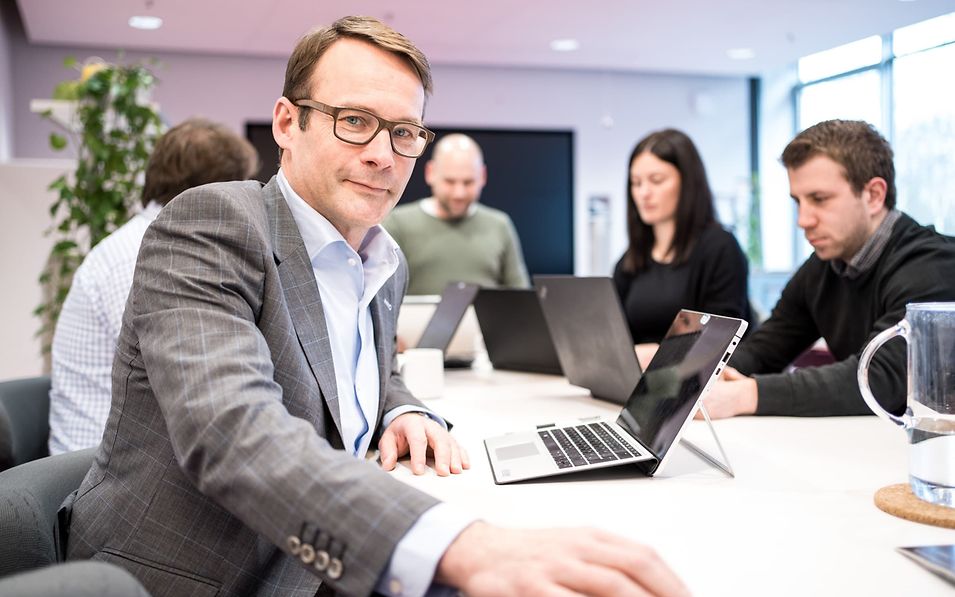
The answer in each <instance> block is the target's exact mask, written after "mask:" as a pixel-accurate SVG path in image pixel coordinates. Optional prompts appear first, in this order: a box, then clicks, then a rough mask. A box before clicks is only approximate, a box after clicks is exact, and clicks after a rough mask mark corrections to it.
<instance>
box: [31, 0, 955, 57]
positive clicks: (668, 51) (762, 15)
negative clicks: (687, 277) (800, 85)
mask: <svg viewBox="0 0 955 597" xmlns="http://www.w3.org/2000/svg"><path fill="white" fill-rule="evenodd" d="M17 4H18V5H19V8H20V14H21V16H22V19H23V23H24V27H25V29H26V32H27V36H28V38H29V40H30V41H31V42H32V43H42V44H56V45H68V46H91V47H97V48H104V47H105V48H117V49H126V50H146V51H171V52H190V53H194V52H197V53H214V54H237V55H247V56H270V57H285V56H287V55H288V53H289V51H290V49H291V47H292V46H293V45H294V42H295V40H296V39H297V38H298V37H299V36H300V35H301V34H302V33H304V32H305V31H307V30H308V29H310V28H312V27H314V26H317V25H321V24H327V23H330V22H332V21H334V20H335V19H336V18H338V17H340V16H342V15H345V14H367V15H372V16H375V17H378V18H380V19H382V20H384V21H386V22H388V23H390V24H391V25H392V26H393V27H395V28H396V29H397V30H399V31H401V32H402V33H404V34H405V35H407V36H408V37H409V38H411V39H412V40H413V41H414V42H415V43H416V44H418V46H419V47H421V49H422V50H424V52H425V53H426V54H427V55H428V57H429V58H430V59H431V61H432V63H434V64H444V65H492V66H533V67H549V68H579V69H599V70H624V71H633V70H637V71H656V72H672V73H697V74H712V75H754V74H758V73H760V72H763V71H766V70H769V69H773V68H777V67H779V66H782V65H784V64H788V63H791V62H793V61H794V60H796V59H797V58H799V57H800V56H803V55H806V54H809V53H812V52H816V51H819V50H823V49H827V48H830V47H833V46H836V45H840V44H842V43H846V42H850V41H854V40H856V39H860V38H863V37H866V36H868V35H873V34H879V33H885V32H888V31H891V30H892V29H893V28H896V27H899V26H903V25H908V24H911V23H914V22H917V21H921V20H923V19H926V18H930V17H933V16H938V15H941V14H945V13H948V12H955V0H914V1H901V0H655V1H650V0H591V1H586V0H543V1H542V0H537V1H533V0H530V1H529V0H525V1H523V2H521V1H511V0H478V1H471V2H466V3H465V2H460V1H457V0H443V1H437V0H403V1H402V0H350V1H348V2H345V1H343V0H133V1H130V0H17ZM134 14H147V15H156V16H159V17H162V19H163V20H164V22H165V23H164V25H163V27H162V28H160V29H159V30H156V31H139V30H135V29H132V28H130V27H129V26H128V25H127V21H128V19H129V17H130V16H133V15H134ZM557 38H575V39H577V40H578V41H579V42H580V49H579V50H577V51H575V52H566V53H558V52H554V51H552V50H551V49H550V42H551V41H552V40H553V39H557ZM740 47H746V48H751V49H753V50H754V51H755V57H754V58H752V59H750V60H731V59H730V58H729V57H728V56H727V54H726V51H727V50H729V49H731V48H740Z"/></svg>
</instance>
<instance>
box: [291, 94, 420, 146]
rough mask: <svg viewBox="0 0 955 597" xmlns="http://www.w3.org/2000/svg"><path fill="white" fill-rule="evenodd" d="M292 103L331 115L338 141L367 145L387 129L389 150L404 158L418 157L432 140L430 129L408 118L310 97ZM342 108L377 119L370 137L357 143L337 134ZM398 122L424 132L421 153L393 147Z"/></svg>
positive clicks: (333, 130)
mask: <svg viewBox="0 0 955 597" xmlns="http://www.w3.org/2000/svg"><path fill="white" fill-rule="evenodd" d="M292 103H293V104H295V105H296V106H298V107H299V108H306V109H310V110H318V111H319V112H321V113H322V114H328V115H329V116H331V117H332V134H333V135H335V138H336V139H338V140H339V141H343V142H345V143H348V144H350V145H368V144H369V143H371V142H372V141H374V140H375V137H377V136H378V133H380V132H381V131H382V130H383V129H388V142H389V143H391V150H392V151H393V152H395V153H396V154H398V155H400V156H402V157H405V158H420V157H421V156H422V155H424V152H425V150H426V149H428V145H429V144H430V143H431V142H432V141H434V132H433V131H431V130H428V129H427V128H425V127H424V126H422V125H420V124H418V123H417V122H410V121H408V120H388V119H387V118H382V117H381V116H378V115H377V114H375V113H374V112H369V111H368V110H364V109H362V108H352V107H349V106H329V105H328V104H323V103H322V102H317V101H315V100H311V99H298V100H295V101H293V102H292ZM342 110H353V111H355V112H362V113H364V114H368V115H369V116H372V117H374V118H375V119H376V120H377V121H378V128H377V129H375V132H374V133H373V134H372V135H371V136H370V137H368V140H367V141H365V142H364V143H359V142H358V141H349V140H348V139H343V138H342V137H341V136H339V134H338V114H339V113H340V112H341V111H342ZM400 124H405V125H411V126H413V127H416V128H419V129H421V131H422V132H424V145H423V146H422V147H421V153H419V154H418V155H408V154H406V153H401V152H400V151H398V148H397V147H395V139H394V137H392V133H393V132H394V127H395V126H397V125H400Z"/></svg>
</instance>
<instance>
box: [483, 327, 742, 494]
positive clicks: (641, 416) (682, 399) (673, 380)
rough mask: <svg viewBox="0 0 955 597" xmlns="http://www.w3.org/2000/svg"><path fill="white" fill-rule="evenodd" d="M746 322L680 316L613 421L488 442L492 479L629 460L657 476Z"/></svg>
mask: <svg viewBox="0 0 955 597" xmlns="http://www.w3.org/2000/svg"><path fill="white" fill-rule="evenodd" d="M746 325H747V324H746V322H745V321H743V320H741V319H735V318H732V317H720V316H717V315H709V314H706V313H699V312H696V311H688V310H683V311H680V312H679V313H678V314H677V316H676V318H675V319H674V320H673V323H672V324H671V325H670V329H669V331H668V332H667V335H666V337H665V338H664V339H663V340H662V341H661V342H660V348H659V349H658V350H657V353H656V354H655V355H654V357H653V359H652V360H651V361H650V364H649V365H648V366H647V370H646V372H644V374H643V376H642V377H641V378H640V381H639V382H638V383H637V387H636V388H634V390H633V392H632V393H631V395H630V397H629V398H628V399H627V402H626V404H625V405H624V407H623V408H622V409H621V411H620V414H619V416H618V417H617V418H616V419H615V420H614V419H599V420H596V421H594V420H589V419H588V420H587V421H574V422H569V423H568V424H566V425H558V424H555V423H547V424H544V425H538V426H537V429H536V430H532V431H524V432H516V433H510V434H506V435H502V436H498V437H493V438H489V439H486V440H484V446H485V449H486V450H487V455H488V459H489V460H490V463H491V470H492V471H493V473H494V482H495V483H498V484H503V483H511V482H514V481H523V480H526V479H534V478H540V477H551V476H554V475H560V474H565V473H572V472H576V471H581V470H591V469H597V468H606V467H611V466H620V465H624V464H631V463H633V464H636V465H637V466H638V467H639V469H640V470H641V471H642V472H643V473H644V474H647V475H653V474H655V473H657V472H659V471H660V470H662V468H663V467H664V465H665V464H666V462H667V461H668V457H669V456H670V455H671V454H672V451H671V450H670V448H671V447H673V445H674V444H675V443H676V442H677V441H679V440H680V436H681V434H682V432H683V429H684V428H685V427H686V424H687V422H689V420H690V419H691V418H692V417H693V414H694V412H696V407H697V405H698V404H699V402H700V399H701V398H702V396H703V395H704V394H705V393H706V390H707V389H708V388H709V387H710V385H711V384H712V383H713V381H714V380H716V379H717V378H718V377H719V375H720V373H722V371H723V367H724V366H725V365H726V362H727V361H728V360H729V358H730V355H732V354H733V351H734V350H735V349H736V345H737V344H738V343H739V341H740V338H741V337H742V335H743V332H744V331H746ZM630 350H631V352H632V350H633V349H632V348H631V349H630ZM690 447H691V448H693V449H694V450H698V448H696V447H695V446H692V445H691V446H690ZM720 449H721V450H722V447H721V448H720ZM703 455H704V457H706V458H707V459H708V460H710V462H713V463H714V464H717V466H719V464H718V463H715V462H714V461H713V460H712V457H709V456H708V455H706V454H705V453H704V454H703ZM724 458H725V454H724ZM720 468H722V469H723V470H726V471H727V472H728V473H729V474H732V472H731V471H729V470H727V469H726V468H724V467H722V466H721V467H720Z"/></svg>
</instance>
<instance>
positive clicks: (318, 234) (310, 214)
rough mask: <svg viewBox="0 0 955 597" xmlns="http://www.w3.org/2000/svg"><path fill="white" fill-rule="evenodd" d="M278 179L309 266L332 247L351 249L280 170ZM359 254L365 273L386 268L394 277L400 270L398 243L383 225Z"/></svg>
mask: <svg viewBox="0 0 955 597" xmlns="http://www.w3.org/2000/svg"><path fill="white" fill-rule="evenodd" d="M277 178H278V183H279V189H281V191H282V195H283V196H284V197H285V202H286V203H288V207H289V210H290V211H291V212H292V219H294V220H295V224H296V225H297V226H298V230H299V232H300V233H301V235H302V241H304V242H305V250H306V252H307V253H308V259H309V261H310V262H312V263H314V262H315V258H316V257H317V256H318V255H319V254H320V253H321V252H322V251H323V250H325V248H326V247H328V246H329V245H331V244H333V243H342V244H344V245H345V246H346V247H348V248H349V249H351V246H350V245H349V244H348V243H347V242H346V241H345V237H344V236H342V234H341V232H339V231H338V229H337V228H335V226H333V225H332V223H331V222H329V221H328V218H326V217H325V216H323V215H322V214H320V213H318V211H316V210H315V209H314V208H313V207H312V206H311V205H309V204H308V203H306V202H305V200H304V199H302V198H301V197H300V196H299V194H298V193H296V192H295V191H294V190H293V189H292V185H290V184H289V182H288V179H287V178H285V174H284V173H283V172H282V170H281V169H279V172H278V175H277ZM356 253H357V254H358V256H359V257H360V258H361V261H362V263H363V264H364V267H365V269H366V270H368V269H369V268H371V269H376V270H377V269H378V268H384V269H385V270H390V271H391V273H394V272H395V270H397V269H398V243H397V242H395V240H394V239H393V238H392V237H391V235H390V234H388V232H387V231H386V230H385V229H384V228H382V227H381V226H380V225H375V226H374V227H373V228H371V229H370V230H369V231H368V233H367V234H366V235H365V238H364V239H363V240H362V242H361V245H360V246H359V247H358V251H357V252H356ZM389 275H390V274H389Z"/></svg>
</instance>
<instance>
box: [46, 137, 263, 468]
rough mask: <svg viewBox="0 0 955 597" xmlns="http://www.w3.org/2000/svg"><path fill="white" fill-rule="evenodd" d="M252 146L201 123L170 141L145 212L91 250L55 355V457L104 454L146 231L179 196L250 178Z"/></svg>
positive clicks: (158, 154) (154, 171) (156, 163)
mask: <svg viewBox="0 0 955 597" xmlns="http://www.w3.org/2000/svg"><path fill="white" fill-rule="evenodd" d="M257 169H258V155H257V154H256V151H255V148H253V147H252V145H251V144H250V143H249V142H248V141H246V140H245V139H243V138H242V137H239V136H238V135H237V134H235V133H233V132H232V131H231V130H229V129H228V128H227V127H225V126H223V125H221V124H218V123H215V122H211V121H208V120H204V119H199V118H193V119H189V120H186V121H184V122H182V123H181V124H179V125H177V126H175V127H173V128H172V129H170V130H169V131H168V132H167V133H165V134H164V135H163V136H162V137H161V138H160V139H159V140H158V141H157V143H156V146H155V148H154V150H153V153H152V155H151V156H150V158H149V163H148V165H147V167H146V178H145V184H144V186H143V194H142V210H141V211H139V213H137V214H135V215H134V216H133V217H132V218H131V219H130V220H129V221H128V222H127V223H126V224H124V225H123V226H121V227H120V228H119V229H117V230H116V231H115V232H113V234H111V235H109V236H108V237H106V238H105V239H103V241H102V242H100V243H99V244H97V245H96V246H95V247H93V248H92V250H90V252H89V254H88V255H87V256H86V258H85V259H84V260H83V263H82V264H81V265H80V267H79V268H78V269H77V270H76V274H75V276H74V277H73V282H72V285H71V286H70V292H69V294H68V295H67V297H66V301H65V302H64V304H63V310H62V311H61V312H60V317H59V319H58V320H57V324H56V330H55V332H54V335H53V347H52V361H53V371H52V388H51V390H50V440H49V446H50V454H60V453H63V452H70V451H73V450H82V449H84V448H90V447H93V446H96V445H98V444H99V442H100V438H101V437H102V436H103V428H104V427H105V425H106V417H107V415H108V414H109V405H110V397H111V381H110V377H111V372H112V369H113V354H114V352H115V347H116V339H117V338H118V337H119V331H120V328H121V327H122V319H123V310H124V308H125V306H126V298H127V297H128V296H129V289H130V287H131V286H132V283H133V271H134V270H135V268H136V256H137V255H138V254H139V245H140V243H142V240H143V234H145V233H146V228H148V227H149V224H150V223H152V221H153V220H154V219H155V218H156V216H157V215H158V214H159V210H160V209H162V207H163V206H164V205H165V204H167V203H169V202H170V201H171V200H172V199H173V198H174V197H175V196H176V195H178V194H179V193H181V192H183V191H185V190H186V189H189V188H192V187H196V186H199V185H203V184H207V183H211V182H221V181H229V180H244V179H247V178H250V177H251V176H252V175H254V174H255V172H256V171H257Z"/></svg>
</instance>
